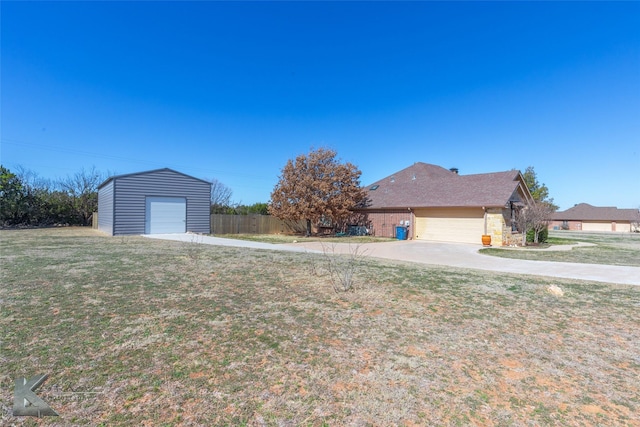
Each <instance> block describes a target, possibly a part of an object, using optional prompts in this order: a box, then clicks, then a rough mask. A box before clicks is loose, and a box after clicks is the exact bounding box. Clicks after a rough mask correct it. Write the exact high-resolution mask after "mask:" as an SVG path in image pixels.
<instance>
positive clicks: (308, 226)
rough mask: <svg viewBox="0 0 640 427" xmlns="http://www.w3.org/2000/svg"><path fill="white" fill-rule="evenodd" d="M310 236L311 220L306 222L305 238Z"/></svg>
mask: <svg viewBox="0 0 640 427" xmlns="http://www.w3.org/2000/svg"><path fill="white" fill-rule="evenodd" d="M310 236H311V220H310V219H308V220H307V237H310Z"/></svg>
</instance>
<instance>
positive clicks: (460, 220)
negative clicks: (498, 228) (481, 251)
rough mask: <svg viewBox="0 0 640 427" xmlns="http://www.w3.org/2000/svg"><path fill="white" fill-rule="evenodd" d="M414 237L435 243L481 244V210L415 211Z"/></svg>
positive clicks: (436, 209) (482, 212) (482, 226)
mask: <svg viewBox="0 0 640 427" xmlns="http://www.w3.org/2000/svg"><path fill="white" fill-rule="evenodd" d="M415 215H416V229H415V234H414V235H415V237H416V239H420V240H433V241H437V242H456V243H481V241H482V234H483V233H484V211H483V210H482V208H464V209H463V208H459V209H452V208H433V209H416V211H415Z"/></svg>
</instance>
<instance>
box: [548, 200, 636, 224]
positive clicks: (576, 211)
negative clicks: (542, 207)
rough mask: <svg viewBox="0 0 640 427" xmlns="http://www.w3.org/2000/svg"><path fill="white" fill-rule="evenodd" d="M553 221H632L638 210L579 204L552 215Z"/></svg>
mask: <svg viewBox="0 0 640 427" xmlns="http://www.w3.org/2000/svg"><path fill="white" fill-rule="evenodd" d="M553 219H554V220H556V221H634V220H637V219H638V210H637V209H618V208H616V207H613V206H592V205H590V204H588V203H580V204H578V205H575V206H574V207H572V208H570V209H567V210H566V211H562V212H556V213H554V214H553Z"/></svg>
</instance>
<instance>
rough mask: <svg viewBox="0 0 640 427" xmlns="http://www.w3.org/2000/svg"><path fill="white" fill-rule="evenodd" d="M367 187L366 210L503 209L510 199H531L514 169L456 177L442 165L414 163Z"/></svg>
mask: <svg viewBox="0 0 640 427" xmlns="http://www.w3.org/2000/svg"><path fill="white" fill-rule="evenodd" d="M376 186H377V187H376ZM374 187H375V190H374V189H373V188H374ZM367 188H368V189H369V192H368V195H369V201H370V204H369V206H368V207H369V208H373V209H375V208H378V209H381V208H407V207H411V208H421V207H479V206H485V207H487V206H505V205H507V204H508V203H509V201H512V200H517V201H521V200H522V199H526V200H529V199H530V198H531V195H530V193H529V190H528V189H527V188H526V185H525V184H524V180H523V179H522V175H521V174H520V172H519V171H517V170H515V169H514V170H510V171H505V172H494V173H485V174H474V175H458V174H457V173H455V172H452V171H450V170H447V169H445V168H443V167H441V166H436V165H431V164H427V163H422V162H418V163H414V164H413V165H412V166H409V167H408V168H405V169H403V170H401V171H398V172H396V173H394V174H393V175H390V176H388V177H386V178H383V179H381V180H379V181H376V182H374V183H373V184H371V185H369V186H368V187H367Z"/></svg>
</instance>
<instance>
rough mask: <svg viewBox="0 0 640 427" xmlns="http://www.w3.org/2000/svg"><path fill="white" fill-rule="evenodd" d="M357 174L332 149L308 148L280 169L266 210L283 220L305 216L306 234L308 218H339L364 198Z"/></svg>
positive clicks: (355, 168) (308, 225)
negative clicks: (305, 152)
mask: <svg viewBox="0 0 640 427" xmlns="http://www.w3.org/2000/svg"><path fill="white" fill-rule="evenodd" d="M360 175H361V172H360V170H359V169H358V168H357V167H356V166H355V165H353V164H352V163H344V164H343V163H340V162H339V161H338V160H337V159H336V152H335V151H333V150H330V149H325V148H320V149H318V150H315V151H313V150H312V151H311V152H310V153H309V154H308V155H300V156H298V157H296V159H295V160H293V161H292V160H289V161H288V162H287V164H286V165H285V167H284V168H283V169H282V174H281V175H280V180H279V181H278V183H277V184H276V186H275V188H274V189H273V192H272V193H271V202H270V204H269V212H270V213H271V214H272V215H274V216H276V217H278V218H280V219H283V220H298V219H305V220H306V222H307V230H306V234H307V236H309V235H311V222H312V221H316V222H317V221H319V220H320V219H330V220H331V221H334V222H339V221H341V220H342V219H344V218H346V217H347V216H349V215H350V214H351V211H352V210H353V209H354V208H356V207H357V206H359V205H360V204H362V203H363V202H364V201H365V200H366V192H365V191H364V189H363V188H362V187H361V186H360Z"/></svg>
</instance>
